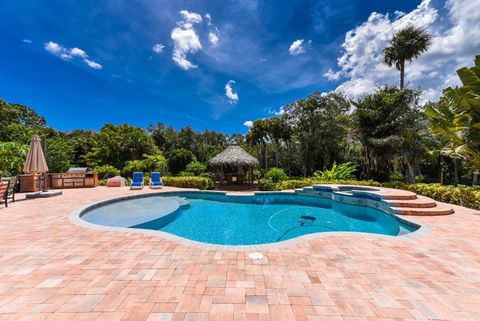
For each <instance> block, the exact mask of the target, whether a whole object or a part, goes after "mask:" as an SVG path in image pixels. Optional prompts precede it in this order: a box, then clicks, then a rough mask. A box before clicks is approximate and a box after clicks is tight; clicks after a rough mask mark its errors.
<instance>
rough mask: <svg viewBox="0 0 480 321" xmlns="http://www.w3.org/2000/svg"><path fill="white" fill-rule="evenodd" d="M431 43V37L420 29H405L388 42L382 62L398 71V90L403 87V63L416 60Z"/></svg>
mask: <svg viewBox="0 0 480 321" xmlns="http://www.w3.org/2000/svg"><path fill="white" fill-rule="evenodd" d="M431 42H432V36H431V35H430V34H429V33H428V32H427V31H425V30H424V29H422V28H416V27H407V28H405V29H402V30H400V31H399V32H398V33H396V34H395V35H394V36H393V37H392V39H391V40H390V46H388V47H387V48H385V50H384V62H385V63H386V64H387V65H388V66H390V67H391V66H393V65H395V68H397V69H398V70H399V71H400V89H403V88H404V87H405V62H406V61H412V60H413V59H417V58H418V57H419V56H420V54H422V53H424V52H426V51H427V50H428V48H429V47H430V45H431Z"/></svg>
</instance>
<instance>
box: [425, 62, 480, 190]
mask: <svg viewBox="0 0 480 321" xmlns="http://www.w3.org/2000/svg"><path fill="white" fill-rule="evenodd" d="M457 73H458V76H459V77H460V80H461V82H462V84H463V86H461V87H457V88H451V87H449V88H446V89H445V90H444V95H443V97H442V99H441V100H440V101H439V102H438V103H436V104H430V105H428V106H427V108H426V110H425V112H426V113H427V115H428V117H429V118H430V121H431V123H430V124H431V126H430V128H431V130H432V133H433V134H434V136H435V137H437V138H438V139H439V140H440V141H441V142H442V143H443V146H444V148H443V150H442V151H443V153H445V154H448V155H451V156H452V157H455V158H463V159H465V160H467V161H468V162H469V163H470V165H471V166H472V168H473V171H474V180H473V181H474V184H476V183H477V182H478V181H477V180H478V172H479V171H480V56H476V57H475V66H474V67H472V68H467V67H464V68H461V69H459V70H458V71H457Z"/></svg>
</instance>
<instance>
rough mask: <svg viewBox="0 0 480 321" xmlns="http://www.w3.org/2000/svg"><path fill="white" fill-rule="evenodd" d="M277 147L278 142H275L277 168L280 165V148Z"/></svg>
mask: <svg viewBox="0 0 480 321" xmlns="http://www.w3.org/2000/svg"><path fill="white" fill-rule="evenodd" d="M278 145H279V143H278V141H277V142H275V167H277V168H278V165H279V163H280V148H279V146H278Z"/></svg>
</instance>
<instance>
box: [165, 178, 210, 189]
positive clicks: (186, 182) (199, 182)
mask: <svg viewBox="0 0 480 321" xmlns="http://www.w3.org/2000/svg"><path fill="white" fill-rule="evenodd" d="M162 181H163V184H164V185H165V186H173V187H183V188H198V189H201V190H206V189H212V188H213V181H212V180H211V179H209V178H206V177H199V176H182V177H178V176H177V177H173V176H166V177H163V178H162Z"/></svg>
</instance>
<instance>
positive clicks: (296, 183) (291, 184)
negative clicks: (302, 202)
mask: <svg viewBox="0 0 480 321" xmlns="http://www.w3.org/2000/svg"><path fill="white" fill-rule="evenodd" d="M313 184H314V183H313V180H312V179H310V178H305V179H289V180H286V181H283V182H281V183H280V184H279V187H278V188H279V189H280V190H286V189H296V188H302V187H306V186H311V185H313Z"/></svg>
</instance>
